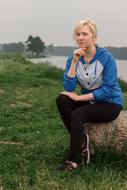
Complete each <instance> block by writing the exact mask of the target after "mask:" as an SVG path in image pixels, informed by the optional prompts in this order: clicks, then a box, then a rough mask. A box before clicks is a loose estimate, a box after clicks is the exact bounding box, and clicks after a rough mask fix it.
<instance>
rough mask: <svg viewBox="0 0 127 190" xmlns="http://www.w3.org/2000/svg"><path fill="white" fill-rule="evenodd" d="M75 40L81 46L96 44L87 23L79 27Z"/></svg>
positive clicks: (86, 46)
mask: <svg viewBox="0 0 127 190" xmlns="http://www.w3.org/2000/svg"><path fill="white" fill-rule="evenodd" d="M75 40H76V42H77V44H78V46H79V47H80V48H88V47H90V46H91V45H94V44H95V38H94V36H93V34H92V32H91V31H90V29H89V27H88V26H87V25H84V26H82V27H81V28H79V29H77V31H76V33H75Z"/></svg>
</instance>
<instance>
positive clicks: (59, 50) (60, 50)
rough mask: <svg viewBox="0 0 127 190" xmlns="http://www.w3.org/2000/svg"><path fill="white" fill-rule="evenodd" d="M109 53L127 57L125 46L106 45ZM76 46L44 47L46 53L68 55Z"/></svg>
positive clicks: (116, 56) (118, 57)
mask: <svg viewBox="0 0 127 190" xmlns="http://www.w3.org/2000/svg"><path fill="white" fill-rule="evenodd" d="M106 48H107V49H108V50H109V51H111V53H112V54H113V55H114V56H115V58H116V59H124V60H126V59H127V47H120V48H118V47H106ZM75 49H76V48H75V47H68V46H57V47H55V46H53V45H49V46H47V47H46V49H45V53H46V54H47V55H54V56H68V55H70V54H71V53H72V52H73V51H74V50H75Z"/></svg>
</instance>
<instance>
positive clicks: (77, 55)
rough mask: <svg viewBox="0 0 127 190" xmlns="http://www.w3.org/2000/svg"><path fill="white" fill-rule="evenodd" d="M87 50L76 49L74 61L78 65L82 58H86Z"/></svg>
mask: <svg viewBox="0 0 127 190" xmlns="http://www.w3.org/2000/svg"><path fill="white" fill-rule="evenodd" d="M85 50H86V48H78V49H76V50H75V51H74V53H73V61H74V62H76V63H77V62H78V60H79V58H80V56H83V57H85V56H86V53H85Z"/></svg>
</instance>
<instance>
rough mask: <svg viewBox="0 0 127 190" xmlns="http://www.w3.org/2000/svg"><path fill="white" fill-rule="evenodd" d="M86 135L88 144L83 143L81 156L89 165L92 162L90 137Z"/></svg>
mask: <svg viewBox="0 0 127 190" xmlns="http://www.w3.org/2000/svg"><path fill="white" fill-rule="evenodd" d="M85 135H86V143H83V145H82V148H81V149H82V150H81V153H80V154H81V155H82V156H83V157H84V160H86V163H87V164H89V162H90V148H89V135H88V134H85Z"/></svg>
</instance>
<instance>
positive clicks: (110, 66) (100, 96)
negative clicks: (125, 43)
mask: <svg viewBox="0 0 127 190" xmlns="http://www.w3.org/2000/svg"><path fill="white" fill-rule="evenodd" d="M116 84H117V68H116V62H115V59H114V57H113V56H112V55H110V56H108V58H107V59H106V61H105V64H104V70H103V83H102V85H101V87H100V88H98V89H95V90H94V91H93V92H92V93H93V96H94V98H95V100H97V101H109V100H110V99H111V97H112V92H113V89H114V86H115V85H116Z"/></svg>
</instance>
